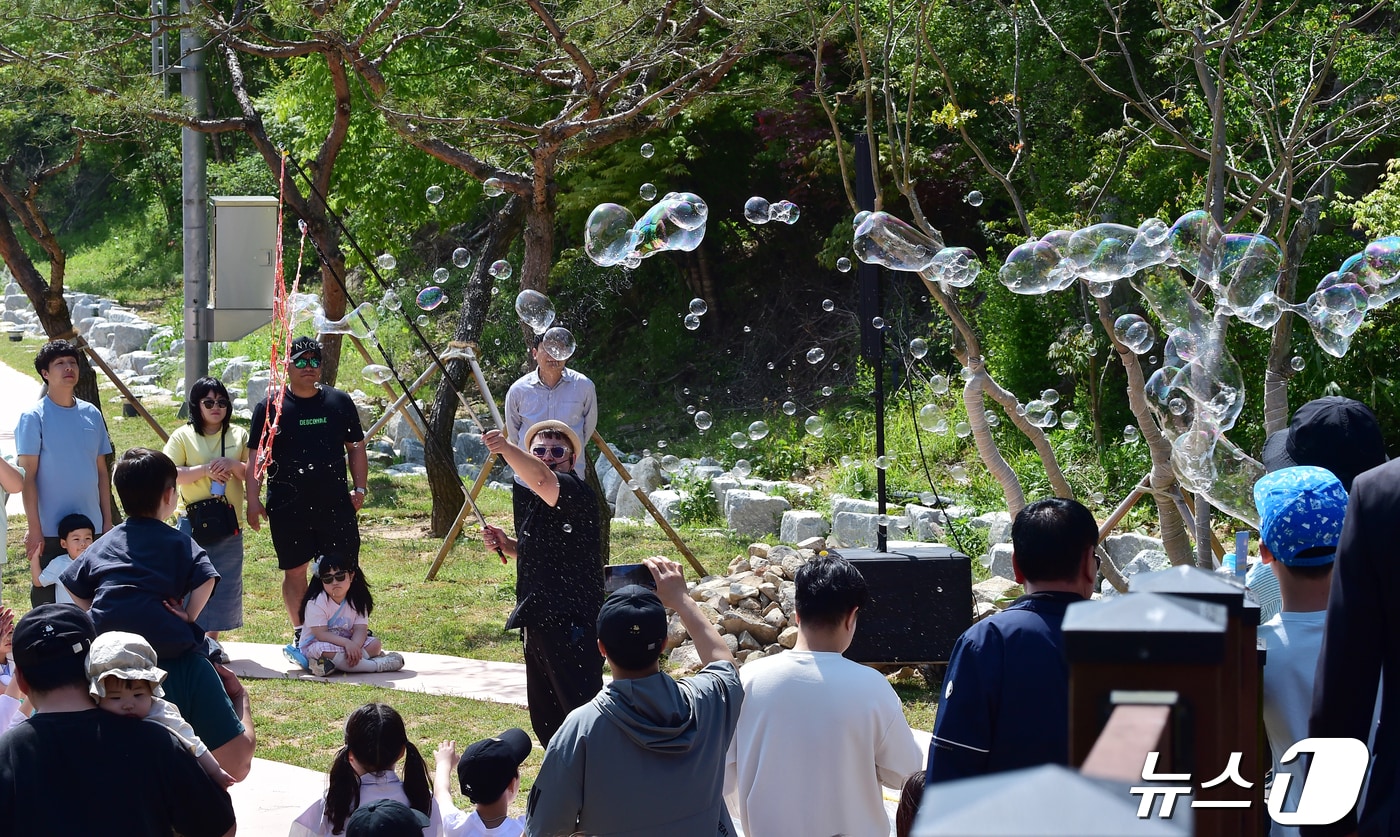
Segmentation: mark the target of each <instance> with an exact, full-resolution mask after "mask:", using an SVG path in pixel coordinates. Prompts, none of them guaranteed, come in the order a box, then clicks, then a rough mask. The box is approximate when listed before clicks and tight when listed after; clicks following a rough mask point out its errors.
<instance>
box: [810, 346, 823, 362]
mask: <svg viewBox="0 0 1400 837" xmlns="http://www.w3.org/2000/svg"><path fill="white" fill-rule="evenodd" d="M824 360H826V349H823V348H822V347H821V346H816V347H814V348H811V349H808V350H807V362H808V363H811V364H817V363H821V362H822V361H824Z"/></svg>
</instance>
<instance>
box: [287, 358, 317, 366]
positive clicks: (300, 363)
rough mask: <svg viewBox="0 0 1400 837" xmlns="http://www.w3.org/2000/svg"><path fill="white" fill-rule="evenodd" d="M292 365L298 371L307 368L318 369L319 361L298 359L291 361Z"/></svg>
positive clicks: (315, 359)
mask: <svg viewBox="0 0 1400 837" xmlns="http://www.w3.org/2000/svg"><path fill="white" fill-rule="evenodd" d="M292 365H293V366H295V367H296V368H298V369H305V368H306V367H308V366H310V367H311V368H312V369H320V368H321V359H320V358H319V357H299V358H297V359H296V360H294V361H292Z"/></svg>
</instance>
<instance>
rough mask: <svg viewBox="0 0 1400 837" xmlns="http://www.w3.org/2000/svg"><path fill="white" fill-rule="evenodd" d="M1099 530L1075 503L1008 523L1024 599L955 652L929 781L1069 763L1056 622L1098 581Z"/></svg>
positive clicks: (976, 629) (1065, 679)
mask: <svg viewBox="0 0 1400 837" xmlns="http://www.w3.org/2000/svg"><path fill="white" fill-rule="evenodd" d="M1098 539H1099V528H1098V524H1097V523H1096V522H1095V521H1094V516H1093V514H1092V513H1090V511H1089V510H1088V509H1086V508H1084V506H1082V505H1080V504H1079V503H1076V502H1075V501H1073V500H1064V499H1060V498H1054V499H1050V500H1041V501H1039V502H1037V503H1032V504H1030V505H1029V506H1026V507H1025V508H1024V509H1022V510H1021V513H1020V514H1018V515H1016V520H1015V521H1014V522H1013V523H1012V524H1011V545H1012V550H1013V551H1012V556H1011V560H1012V566H1013V567H1014V568H1015V572H1016V581H1017V582H1019V583H1021V584H1022V585H1023V586H1024V587H1025V588H1026V595H1024V596H1022V597H1021V598H1019V599H1017V600H1016V601H1015V602H1014V603H1013V604H1012V605H1011V606H1010V607H1008V608H1007V609H1006V610H1005V611H1003V612H1001V613H998V614H995V615H993V616H991V617H989V618H987V619H984V620H982V621H981V622H978V623H977V624H975V625H973V626H972V627H971V628H968V629H967V632H966V633H964V634H963V635H962V636H961V637H959V638H958V641H957V644H956V645H954V646H953V655H952V659H951V660H950V661H949V662H948V674H947V676H946V677H945V678H944V680H943V684H944V686H943V701H942V703H941V704H940V706H939V708H938V717H937V719H936V720H935V721H934V725H933V740H932V742H931V743H930V745H929V753H928V772H927V783H928V784H930V785H932V784H934V783H936V782H947V781H951V780H954V779H965V778H968V777H970V776H980V775H983V774H986V773H997V772H1000V771H1003V770H1017V769H1019V768H1023V767H1034V766H1035V765H1040V764H1068V762H1069V666H1068V664H1067V663H1066V662H1065V656H1064V639H1063V634H1062V633H1061V631H1060V625H1061V623H1062V622H1063V621H1064V618H1065V610H1066V609H1067V608H1068V607H1069V606H1070V605H1071V604H1073V603H1075V602H1081V601H1084V600H1085V599H1088V598H1089V596H1090V595H1091V594H1092V593H1093V590H1094V582H1095V581H1096V580H1097V575H1098V559H1097V557H1096V556H1095V553H1094V548H1095V546H1096V545H1097V544H1098Z"/></svg>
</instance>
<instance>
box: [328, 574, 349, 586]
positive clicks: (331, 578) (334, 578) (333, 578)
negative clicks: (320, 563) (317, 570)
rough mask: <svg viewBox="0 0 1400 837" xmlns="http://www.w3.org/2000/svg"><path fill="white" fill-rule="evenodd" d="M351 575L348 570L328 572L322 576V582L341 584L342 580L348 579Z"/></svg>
mask: <svg viewBox="0 0 1400 837" xmlns="http://www.w3.org/2000/svg"><path fill="white" fill-rule="evenodd" d="M349 577H350V573H348V572H338V573H326V574H325V575H323V576H321V583H322V584H339V583H340V582H342V581H344V580H345V579H347V578H349Z"/></svg>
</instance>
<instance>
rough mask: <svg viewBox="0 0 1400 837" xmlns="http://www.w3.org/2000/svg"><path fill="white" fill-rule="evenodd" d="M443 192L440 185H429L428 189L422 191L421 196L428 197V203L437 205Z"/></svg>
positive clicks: (440, 201)
mask: <svg viewBox="0 0 1400 837" xmlns="http://www.w3.org/2000/svg"><path fill="white" fill-rule="evenodd" d="M445 194H446V193H445V192H443V191H442V187H441V186H429V187H428V191H426V192H424V193H423V197H425V198H427V199H428V203H431V204H433V205H437V204H440V203H442V198H443V195H445Z"/></svg>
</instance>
